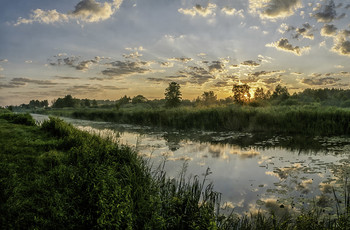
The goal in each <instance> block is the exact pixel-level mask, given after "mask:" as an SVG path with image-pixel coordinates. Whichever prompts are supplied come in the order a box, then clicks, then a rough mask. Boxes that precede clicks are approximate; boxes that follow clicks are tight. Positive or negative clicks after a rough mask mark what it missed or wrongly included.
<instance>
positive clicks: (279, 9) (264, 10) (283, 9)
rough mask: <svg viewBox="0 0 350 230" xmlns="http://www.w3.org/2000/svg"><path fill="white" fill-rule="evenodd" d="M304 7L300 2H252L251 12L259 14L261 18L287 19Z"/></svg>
mask: <svg viewBox="0 0 350 230" xmlns="http://www.w3.org/2000/svg"><path fill="white" fill-rule="evenodd" d="M301 7H302V4H301V1H300V0H267V1H261V0H250V1H249V8H250V12H251V13H253V14H255V13H257V14H259V15H260V17H261V18H270V19H275V18H285V17H288V16H291V15H293V14H294V12H295V10H296V9H299V8H301Z"/></svg>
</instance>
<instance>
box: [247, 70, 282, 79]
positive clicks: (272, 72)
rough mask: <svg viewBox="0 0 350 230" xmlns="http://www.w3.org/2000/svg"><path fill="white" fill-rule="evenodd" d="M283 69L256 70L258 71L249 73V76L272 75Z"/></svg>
mask: <svg viewBox="0 0 350 230" xmlns="http://www.w3.org/2000/svg"><path fill="white" fill-rule="evenodd" d="M281 72H283V71H278V70H274V71H264V70H263V71H258V72H254V73H250V74H249V76H253V77H259V76H272V75H274V74H276V73H281Z"/></svg>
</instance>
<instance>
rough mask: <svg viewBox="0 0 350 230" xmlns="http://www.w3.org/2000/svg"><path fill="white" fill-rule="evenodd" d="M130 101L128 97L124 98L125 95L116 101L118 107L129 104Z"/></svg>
mask: <svg viewBox="0 0 350 230" xmlns="http://www.w3.org/2000/svg"><path fill="white" fill-rule="evenodd" d="M130 101H131V98H130V97H128V96H126V95H124V97H121V98H120V99H119V100H118V104H119V105H125V104H128V103H130Z"/></svg>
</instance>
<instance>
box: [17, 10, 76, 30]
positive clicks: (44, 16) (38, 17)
mask: <svg viewBox="0 0 350 230" xmlns="http://www.w3.org/2000/svg"><path fill="white" fill-rule="evenodd" d="M68 21H69V16H68V15H66V14H61V13H58V12H57V11H56V10H48V11H44V10H41V9H36V10H33V11H32V13H31V14H30V15H29V19H26V18H22V17H19V18H18V19H17V22H16V23H15V24H14V25H15V26H18V25H20V24H32V23H33V22H38V23H41V24H52V23H55V22H68Z"/></svg>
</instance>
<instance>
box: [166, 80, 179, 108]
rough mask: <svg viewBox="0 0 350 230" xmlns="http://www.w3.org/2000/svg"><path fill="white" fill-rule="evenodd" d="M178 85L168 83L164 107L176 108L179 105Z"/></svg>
mask: <svg viewBox="0 0 350 230" xmlns="http://www.w3.org/2000/svg"><path fill="white" fill-rule="evenodd" d="M181 99H182V97H181V92H180V85H179V84H178V83H176V82H171V83H169V87H168V88H166V89H165V100H166V102H165V106H166V107H177V106H179V105H180V104H181Z"/></svg>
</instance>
